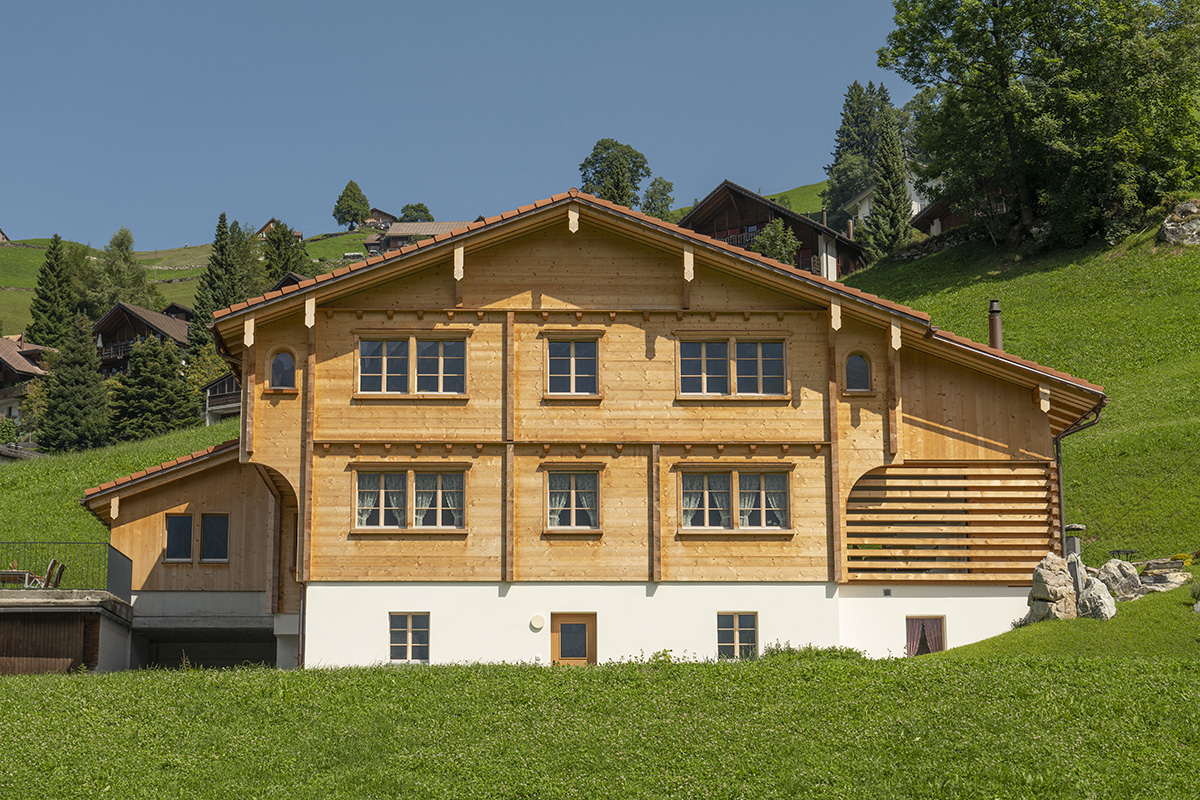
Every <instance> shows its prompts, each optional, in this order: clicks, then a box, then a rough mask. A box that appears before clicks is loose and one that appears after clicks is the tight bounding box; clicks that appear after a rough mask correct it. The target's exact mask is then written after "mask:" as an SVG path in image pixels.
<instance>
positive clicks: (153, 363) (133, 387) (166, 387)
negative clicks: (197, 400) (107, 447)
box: [112, 337, 195, 441]
mask: <svg viewBox="0 0 1200 800" xmlns="http://www.w3.org/2000/svg"><path fill="white" fill-rule="evenodd" d="M192 412H193V409H191V408H189V404H188V401H187V390H186V387H185V386H184V383H183V379H182V377H181V375H180V371H179V351H178V350H177V349H176V348H175V343H174V342H171V341H167V342H166V343H165V344H164V343H162V342H160V341H159V340H158V339H156V338H153V337H151V338H148V339H144V340H142V341H141V342H138V343H137V344H136V345H134V347H133V351H132V352H131V353H130V354H129V371H128V372H127V373H125V375H123V376H122V377H121V381H120V383H119V384H118V386H117V388H116V390H115V391H114V392H113V396H112V431H113V438H115V439H119V440H124V441H130V440H135V439H145V438H147V437H150V436H159V435H161V434H164V433H167V432H169V431H173V430H176V429H178V428H181V427H184V426H186V425H188V424H189V423H191V422H192V421H193V420H194V419H195V414H194V413H192Z"/></svg>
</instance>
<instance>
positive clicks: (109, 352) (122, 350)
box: [99, 342, 136, 361]
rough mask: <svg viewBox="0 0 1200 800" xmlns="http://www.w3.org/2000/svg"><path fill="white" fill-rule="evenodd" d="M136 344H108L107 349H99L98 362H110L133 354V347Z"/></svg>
mask: <svg viewBox="0 0 1200 800" xmlns="http://www.w3.org/2000/svg"><path fill="white" fill-rule="evenodd" d="M134 344H136V342H119V343H118V344H110V345H108V346H107V347H101V348H99V350H100V353H99V355H100V360H101V361H111V360H113V359H117V358H125V357H126V356H128V355H129V354H130V353H132V352H133V346H134Z"/></svg>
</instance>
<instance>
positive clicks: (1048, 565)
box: [1029, 553, 1076, 622]
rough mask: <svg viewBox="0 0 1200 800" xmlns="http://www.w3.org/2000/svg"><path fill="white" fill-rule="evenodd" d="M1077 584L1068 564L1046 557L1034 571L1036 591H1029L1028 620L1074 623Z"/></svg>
mask: <svg viewBox="0 0 1200 800" xmlns="http://www.w3.org/2000/svg"><path fill="white" fill-rule="evenodd" d="M1075 598H1076V594H1075V580H1074V579H1073V578H1072V577H1071V572H1070V570H1069V569H1068V568H1067V562H1066V561H1065V560H1064V559H1062V558H1060V557H1059V556H1057V555H1055V554H1054V553H1047V554H1046V557H1045V558H1043V559H1042V560H1041V562H1039V563H1038V565H1037V567H1036V568H1034V570H1033V588H1031V589H1030V590H1029V609H1030V612H1029V619H1030V621H1031V622H1040V621H1041V620H1044V619H1074V618H1075V616H1076V612H1075Z"/></svg>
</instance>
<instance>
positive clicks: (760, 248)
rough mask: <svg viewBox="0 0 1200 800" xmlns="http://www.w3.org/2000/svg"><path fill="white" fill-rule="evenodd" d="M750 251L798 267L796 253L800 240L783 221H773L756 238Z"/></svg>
mask: <svg viewBox="0 0 1200 800" xmlns="http://www.w3.org/2000/svg"><path fill="white" fill-rule="evenodd" d="M750 249H751V250H753V251H754V252H756V253H762V254H763V255H764V256H766V257H767V258H773V259H775V260H776V261H780V262H782V263H784V264H787V265H788V266H792V267H794V266H796V251H797V250H799V249H800V240H799V239H797V238H796V234H795V233H793V232H792V229H791V228H789V227H788V226H787V224H786V223H784V221H783V220H782V219H773V220H771V221H770V222H768V223H767V224H766V226H765V227H764V228H763V229H762V230H761V231H759V232H758V235H757V236H755V237H754V243H753V244H751V245H750Z"/></svg>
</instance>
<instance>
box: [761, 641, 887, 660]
mask: <svg viewBox="0 0 1200 800" xmlns="http://www.w3.org/2000/svg"><path fill="white" fill-rule="evenodd" d="M866 657H867V656H866V654H865V653H863V652H862V651H861V650H855V649H854V648H853V647H817V646H816V645H812V644H806V645H804V647H793V646H792V643H791V642H784V643H783V644H780V643H779V642H775V643H773V644H767V645H765V646H764V647H763V651H762V655H761V656H759V658H761V659H762V660H764V661H767V660H775V661H784V662H788V661H859V660H862V659H865V658H866Z"/></svg>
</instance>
